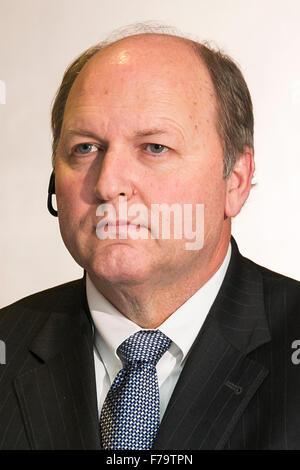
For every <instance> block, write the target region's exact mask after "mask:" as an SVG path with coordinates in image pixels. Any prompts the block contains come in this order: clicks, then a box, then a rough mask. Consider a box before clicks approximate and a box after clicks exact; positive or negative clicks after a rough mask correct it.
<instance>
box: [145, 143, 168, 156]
mask: <svg viewBox="0 0 300 470" xmlns="http://www.w3.org/2000/svg"><path fill="white" fill-rule="evenodd" d="M146 148H149V150H150V152H151V153H156V154H160V153H165V152H167V151H168V150H169V147H166V146H165V145H161V144H147V146H146Z"/></svg>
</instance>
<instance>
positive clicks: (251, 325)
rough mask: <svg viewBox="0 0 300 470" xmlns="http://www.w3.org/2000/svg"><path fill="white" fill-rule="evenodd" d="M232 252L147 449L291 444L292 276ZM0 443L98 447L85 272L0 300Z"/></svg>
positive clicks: (295, 307)
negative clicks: (0, 344) (4, 303)
mask: <svg viewBox="0 0 300 470" xmlns="http://www.w3.org/2000/svg"><path fill="white" fill-rule="evenodd" d="M232 246H233V252H232V258H231V261H230V264H229V268H228V271H227V273H226V276H225V279H224V282H223V284H222V287H221V289H220V291H219V294H218V296H217V298H216V300H215V302H214V304H213V306H212V308H211V310H210V312H209V314H208V316H207V318H206V321H205V323H204V325H203V327H202V329H201V331H200V333H199V335H198V337H197V339H196V341H195V343H194V345H193V347H192V350H191V351H190V354H189V357H188V360H187V362H186V366H185V367H184V369H183V371H182V373H181V375H180V378H179V380H178V382H177V385H176V387H175V390H174V393H173V395H172V397H171V399H170V402H169V405H168V408H167V410H166V413H165V415H164V417H163V420H162V423H161V426H160V429H159V432H158V435H157V438H156V440H155V442H154V446H153V448H154V449H172V450H174V449H186V450H189V449H300V364H299V365H297V364H293V362H292V358H291V356H292V354H293V352H294V350H293V349H292V343H293V341H294V340H297V339H299V340H300V311H299V303H300V302H299V301H300V295H299V293H300V289H299V285H300V283H298V282H296V281H294V280H291V279H289V278H286V277H284V276H281V275H279V274H276V273H273V272H271V271H268V270H266V269H265V268H262V267H260V266H258V265H256V264H254V263H253V262H251V261H249V260H247V259H246V258H243V257H242V256H241V255H240V253H239V251H238V249H237V246H236V244H235V242H234V240H232ZM0 339H2V340H4V341H5V342H6V347H7V350H6V356H7V363H6V365H1V366H0V448H1V449H100V441H99V426H98V413H97V400H96V385H95V376H94V363H93V338H92V329H91V322H90V317H89V311H88V306H87V301H86V297H85V282H84V278H83V279H80V280H78V281H74V282H70V283H68V284H64V285H61V286H58V287H55V288H53V289H49V290H46V291H44V292H39V293H37V294H35V295H32V296H30V297H27V298H25V299H22V300H20V301H18V302H16V303H14V304H12V305H10V306H8V307H5V308H4V309H2V310H1V311H0Z"/></svg>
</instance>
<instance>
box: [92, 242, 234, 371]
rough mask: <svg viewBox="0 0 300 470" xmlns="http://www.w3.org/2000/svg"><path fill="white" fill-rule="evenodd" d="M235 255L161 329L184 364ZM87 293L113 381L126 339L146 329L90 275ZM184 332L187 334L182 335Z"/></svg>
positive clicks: (98, 343) (99, 345)
mask: <svg viewBox="0 0 300 470" xmlns="http://www.w3.org/2000/svg"><path fill="white" fill-rule="evenodd" d="M230 256H231V245H230V244H229V247H228V250H227V254H226V256H225V258H224V260H223V263H222V265H221V266H220V268H219V269H218V271H216V273H215V274H214V275H213V276H212V277H211V278H210V279H209V280H208V281H207V282H206V283H205V284H204V285H203V286H202V287H201V288H200V289H199V290H198V291H197V292H195V294H193V295H192V296H191V297H190V298H189V299H188V300H187V301H186V302H185V303H184V304H182V305H181V306H180V307H179V308H178V309H177V310H176V311H175V312H174V313H173V314H172V315H170V317H169V318H167V319H166V320H165V321H164V322H163V323H162V324H161V325H160V326H159V327H158V328H157V329H159V330H160V331H161V332H162V333H164V334H165V335H166V336H168V338H170V339H171V341H172V342H173V343H174V344H175V345H176V346H177V347H178V348H179V349H180V352H181V354H182V358H181V362H183V361H184V360H185V358H186V356H187V354H188V352H189V350H190V348H191V346H192V344H193V342H194V341H195V339H196V337H197V335H198V333H199V331H200V328H201V326H202V324H203V323H204V320H205V318H206V316H207V314H208V312H209V310H210V308H211V306H212V304H213V302H214V300H215V298H216V296H217V294H218V291H219V289H220V287H221V284H222V282H223V279H224V277H225V274H226V271H227V268H228V264H229V261H230ZM86 294H87V301H88V305H89V309H90V312H91V316H92V319H93V323H94V327H95V346H96V349H97V351H98V353H99V354H100V357H101V359H102V361H103V364H104V367H105V368H106V370H107V373H108V374H109V376H110V377H111V378H112V377H113V376H114V374H115V370H116V369H118V368H120V367H121V361H120V359H119V357H118V355H117V348H118V347H119V346H120V344H121V343H122V342H123V341H125V339H126V338H128V337H129V336H131V335H133V334H134V333H136V332H137V331H140V330H141V329H142V328H141V327H140V326H139V325H137V324H136V323H134V322H132V321H131V320H129V319H128V318H127V317H125V316H124V315H123V314H122V313H121V312H119V310H118V309H116V308H115V307H114V306H113V305H112V304H111V303H110V302H109V301H108V300H107V299H106V298H105V297H104V296H103V295H102V294H101V292H99V291H98V289H97V288H96V287H95V286H94V284H93V283H92V281H91V280H90V278H89V276H88V274H87V275H86ZM183 331H184V334H182V332H183Z"/></svg>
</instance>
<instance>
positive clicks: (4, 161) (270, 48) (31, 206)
mask: <svg viewBox="0 0 300 470" xmlns="http://www.w3.org/2000/svg"><path fill="white" fill-rule="evenodd" d="M149 20H157V21H160V22H163V23H166V24H168V25H170V26H175V27H177V28H179V29H180V30H181V31H182V32H186V33H188V34H191V35H192V36H196V37H197V38H198V39H199V40H210V41H213V42H214V43H215V44H217V45H218V46H219V47H220V48H221V49H224V50H225V52H227V53H228V54H229V55H231V56H232V57H233V58H234V59H235V60H236V61H237V62H238V63H239V65H240V67H241V69H242V71H243V73H244V76H245V78H246V81H247V83H248V86H249V89H250V92H251V95H252V99H253V104H254V112H255V155H256V177H255V181H256V182H257V186H256V188H254V189H253V190H252V193H251V196H250V198H249V200H248V202H247V204H246V206H245V207H244V208H243V211H242V213H241V214H240V215H239V216H238V217H237V218H236V219H235V221H234V224H233V234H234V236H235V237H236V240H237V242H238V244H239V248H240V251H241V252H242V253H243V254H244V255H245V256H247V257H249V258H251V259H253V260H254V261H256V262H257V263H259V264H262V265H264V266H267V267H269V268H270V269H272V270H274V271H278V272H281V273H283V274H285V275H288V276H290V277H294V278H296V279H298V280H299V279H300V256H299V248H298V245H299V233H300V218H299V207H300V191H299V180H300V145H299V135H300V132H299V130H300V120H299V116H300V53H299V49H300V2H299V0H285V1H278V0H209V1H208V0H206V1H203V0H0V80H2V81H3V82H5V84H6V104H0V149H1V150H0V159H1V166H0V169H1V171H0V215H1V237H0V241H1V246H0V256H1V259H0V286H1V288H0V306H4V305H7V304H9V303H11V302H13V301H15V300H17V299H19V298H21V297H24V296H25V295H28V294H30V293H33V292H36V291H39V290H42V289H45V288H48V287H52V286H54V285H57V284H60V283H63V282H66V281H69V280H72V279H76V278H78V277H81V275H82V269H81V268H80V267H79V266H78V265H76V263H75V261H73V259H72V258H71V256H70V254H69V253H68V252H67V250H66V248H65V247H64V245H63V242H62V241H61V238H60V234H59V229H58V222H57V219H55V218H54V217H52V216H50V214H48V212H47V209H46V197H47V187H48V178H49V175H50V172H51V134H50V107H51V103H52V99H53V97H54V94H55V92H56V90H57V87H58V86H59V83H60V81H61V78H62V75H63V72H64V70H65V68H66V66H67V65H68V64H69V63H70V62H72V61H73V59H74V58H75V57H76V56H77V55H78V54H79V53H80V52H82V51H83V50H84V49H86V48H88V47H89V46H91V45H93V44H94V43H97V42H99V41H100V40H102V39H104V37H105V36H106V35H107V34H108V33H110V32H111V31H112V30H114V29H115V28H119V27H122V26H126V25H128V24H131V23H135V22H138V21H149ZM2 101H3V99H2ZM0 102H1V97H0Z"/></svg>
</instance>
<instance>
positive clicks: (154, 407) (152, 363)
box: [100, 330, 171, 450]
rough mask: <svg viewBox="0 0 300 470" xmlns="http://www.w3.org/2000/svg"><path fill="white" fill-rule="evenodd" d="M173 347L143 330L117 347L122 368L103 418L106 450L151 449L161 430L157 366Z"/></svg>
mask: <svg viewBox="0 0 300 470" xmlns="http://www.w3.org/2000/svg"><path fill="white" fill-rule="evenodd" d="M170 344H171V340H170V339H169V338H168V337H167V336H165V335H164V334H163V333H162V332H161V331H159V330H142V331H139V332H138V333H135V334H134V335H132V336H130V337H129V338H127V339H126V340H125V341H124V342H123V343H122V344H121V345H120V346H119V348H118V353H119V356H120V358H121V360H122V362H123V369H122V370H120V372H119V373H118V374H117V376H116V378H115V380H114V381H113V384H112V386H111V388H110V390H109V392H108V394H107V396H106V399H105V402H104V404H103V407H102V410H101V416H100V427H101V438H102V446H103V448H104V449H116V450H123V449H125V450H147V449H150V448H151V446H152V443H153V440H154V438H155V436H156V433H157V430H158V427H159V418H160V402H159V389H158V380H157V373H156V364H157V362H158V361H159V359H160V358H161V357H162V355H163V354H164V353H165V352H166V350H167V349H168V348H169V346H170Z"/></svg>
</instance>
